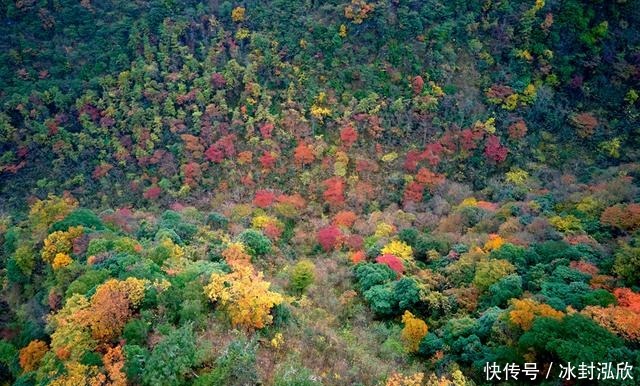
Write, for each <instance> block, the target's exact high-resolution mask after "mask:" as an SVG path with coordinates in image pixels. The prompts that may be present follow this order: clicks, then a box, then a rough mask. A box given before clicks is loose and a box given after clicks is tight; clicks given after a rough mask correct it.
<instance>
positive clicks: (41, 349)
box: [20, 340, 49, 372]
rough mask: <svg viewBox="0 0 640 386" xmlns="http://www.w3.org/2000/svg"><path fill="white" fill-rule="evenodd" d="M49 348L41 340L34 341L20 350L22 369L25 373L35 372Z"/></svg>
mask: <svg viewBox="0 0 640 386" xmlns="http://www.w3.org/2000/svg"><path fill="white" fill-rule="evenodd" d="M47 351H49V346H48V345H47V344H46V343H45V342H43V341H41V340H33V341H31V342H30V343H29V344H28V345H27V346H26V347H24V348H22V349H21V350H20V367H22V370H23V371H24V372H29V371H33V370H35V369H36V368H37V367H38V364H39V363H40V360H41V359H42V358H43V357H44V354H46V353H47Z"/></svg>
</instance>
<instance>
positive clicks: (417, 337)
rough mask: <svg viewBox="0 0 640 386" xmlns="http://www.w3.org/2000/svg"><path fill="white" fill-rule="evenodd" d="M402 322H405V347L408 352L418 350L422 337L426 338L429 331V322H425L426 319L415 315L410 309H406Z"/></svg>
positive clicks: (403, 332)
mask: <svg viewBox="0 0 640 386" xmlns="http://www.w3.org/2000/svg"><path fill="white" fill-rule="evenodd" d="M402 323H404V328H403V329H402V339H403V340H404V342H405V348H406V349H407V351H408V352H416V351H418V348H419V347H420V342H421V341H422V338H424V337H425V335H427V332H428V331H429V330H428V328H427V323H425V322H424V320H422V319H420V318H417V317H415V316H414V315H413V314H412V313H411V312H409V311H405V312H404V314H403V315H402Z"/></svg>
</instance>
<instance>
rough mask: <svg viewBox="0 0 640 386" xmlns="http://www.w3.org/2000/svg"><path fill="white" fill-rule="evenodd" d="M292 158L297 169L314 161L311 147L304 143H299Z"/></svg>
mask: <svg viewBox="0 0 640 386" xmlns="http://www.w3.org/2000/svg"><path fill="white" fill-rule="evenodd" d="M293 158H294V160H295V163H296V166H298V167H302V166H305V165H309V164H310V163H312V162H313V161H314V160H315V156H314V155H313V148H311V146H309V145H307V144H305V143H304V142H300V143H298V146H296V148H295V150H294V152H293Z"/></svg>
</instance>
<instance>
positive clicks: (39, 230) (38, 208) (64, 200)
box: [29, 195, 78, 238]
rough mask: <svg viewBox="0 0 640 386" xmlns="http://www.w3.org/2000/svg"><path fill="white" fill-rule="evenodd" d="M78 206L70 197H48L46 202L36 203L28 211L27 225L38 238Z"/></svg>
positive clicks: (39, 201)
mask: <svg viewBox="0 0 640 386" xmlns="http://www.w3.org/2000/svg"><path fill="white" fill-rule="evenodd" d="M77 206H78V202H77V201H76V200H75V199H73V198H72V197H68V196H65V197H56V196H53V195H49V197H48V198H47V199H46V200H38V201H36V202H35V203H34V204H33V205H32V206H31V209H30V210H29V223H30V225H31V227H32V229H33V232H34V233H35V236H36V237H38V238H40V237H41V236H42V235H44V234H45V232H46V231H47V230H48V229H49V227H50V226H51V225H52V224H53V223H55V222H56V221H60V220H62V219H64V218H65V216H67V215H68V214H69V213H71V211H73V210H74V209H75V208H76V207H77Z"/></svg>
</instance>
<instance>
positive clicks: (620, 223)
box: [600, 204, 640, 232]
mask: <svg viewBox="0 0 640 386" xmlns="http://www.w3.org/2000/svg"><path fill="white" fill-rule="evenodd" d="M600 221H601V222H602V223H603V224H605V225H609V226H611V227H613V228H617V229H620V230H623V231H626V232H634V231H635V230H637V229H639V228H640V204H629V205H614V206H610V207H608V208H606V209H605V210H604V212H602V215H601V216H600Z"/></svg>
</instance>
